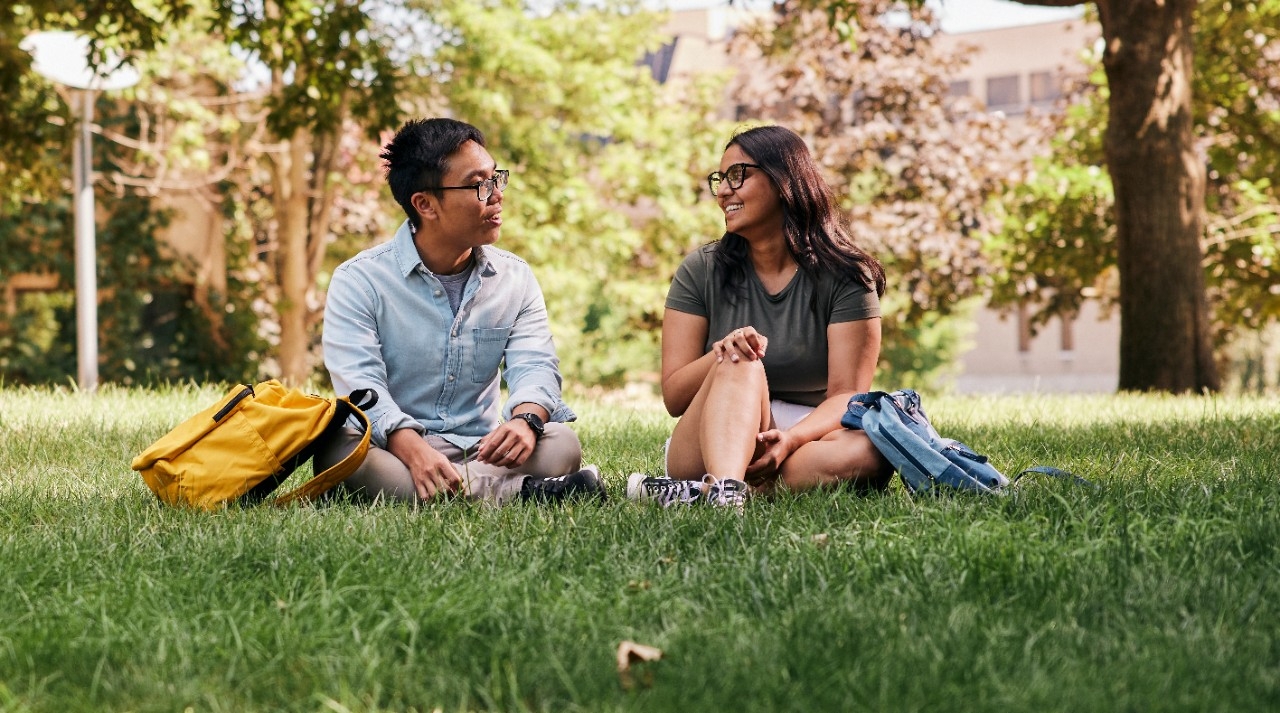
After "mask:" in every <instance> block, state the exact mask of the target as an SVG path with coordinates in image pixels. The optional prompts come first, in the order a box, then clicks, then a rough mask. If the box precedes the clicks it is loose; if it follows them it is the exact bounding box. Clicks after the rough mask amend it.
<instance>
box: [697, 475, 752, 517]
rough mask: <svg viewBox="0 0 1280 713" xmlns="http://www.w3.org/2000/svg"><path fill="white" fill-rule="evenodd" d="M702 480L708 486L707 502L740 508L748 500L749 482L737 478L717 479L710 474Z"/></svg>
mask: <svg viewBox="0 0 1280 713" xmlns="http://www.w3.org/2000/svg"><path fill="white" fill-rule="evenodd" d="M702 482H703V483H705V484H706V486H707V491H706V492H707V502H708V503H710V504H712V505H715V506H717V507H734V508H737V509H739V510H741V509H742V508H743V506H744V505H745V504H746V502H747V492H748V491H747V484H746V483H744V482H743V481H741V480H737V479H736V478H721V479H720V480H716V479H714V478H712V477H711V476H710V475H708V476H706V477H704V478H703V479H702Z"/></svg>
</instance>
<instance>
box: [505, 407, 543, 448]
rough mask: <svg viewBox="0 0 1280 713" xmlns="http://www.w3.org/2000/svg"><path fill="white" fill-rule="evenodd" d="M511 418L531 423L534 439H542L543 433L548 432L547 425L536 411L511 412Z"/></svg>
mask: <svg viewBox="0 0 1280 713" xmlns="http://www.w3.org/2000/svg"><path fill="white" fill-rule="evenodd" d="M511 418H513V419H516V418H518V419H520V420H521V421H524V422H525V423H527V424H529V428H530V429H531V430H532V431H533V440H534V441H540V440H542V434H544V433H546V432H547V427H546V425H544V424H543V423H542V419H541V418H538V414H536V413H514V414H511Z"/></svg>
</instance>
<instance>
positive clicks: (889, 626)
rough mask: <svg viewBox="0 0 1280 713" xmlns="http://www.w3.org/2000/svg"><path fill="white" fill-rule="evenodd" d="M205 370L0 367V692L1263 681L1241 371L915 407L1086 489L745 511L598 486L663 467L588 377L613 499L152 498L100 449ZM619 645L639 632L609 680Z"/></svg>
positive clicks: (575, 702)
mask: <svg viewBox="0 0 1280 713" xmlns="http://www.w3.org/2000/svg"><path fill="white" fill-rule="evenodd" d="M221 394H222V391H221V389H219V388H218V387H203V388H201V387H191V386H182V387H167V388H164V389H162V390H159V391H151V392H144V391H139V390H123V389H119V388H114V387H111V386H107V387H105V388H104V389H103V390H102V391H101V392H100V393H99V394H98V395H97V396H96V397H94V398H86V397H85V396H84V395H82V394H77V393H74V392H72V391H70V390H67V389H12V388H9V389H4V390H0V419H2V421H0V423H2V425H3V428H0V472H4V473H6V474H7V477H6V478H4V479H3V480H0V521H3V522H4V523H6V529H5V531H4V535H3V537H0V562H3V563H4V567H5V574H6V576H5V577H3V578H0V607H3V610H4V611H5V612H6V613H7V615H6V616H5V617H2V618H0V642H3V645H0V671H3V672H4V674H3V679H4V683H3V685H0V707H2V708H3V709H4V710H6V711H20V710H23V711H40V712H43V711H73V712H74V711H102V710H118V711H123V710H139V711H153V710H154V711H180V710H184V709H186V708H188V707H190V708H192V709H194V710H209V711H263V710H273V711H308V712H310V711H318V710H349V711H367V712H370V713H372V712H374V711H409V710H417V711H430V710H437V709H439V710H444V711H451V712H452V711H481V710H485V711H488V710H495V711H496V710H504V711H691V710H698V711H730V710H731V711H746V712H754V711H778V710H805V711H839V710H889V711H894V710H902V711H906V710H912V711H943V710H955V709H957V707H961V708H963V709H964V710H966V711H978V712H986V711H992V712H996V711H999V712H1001V713H1006V712H1008V711H1052V712H1059V711H1061V712H1066V711H1104V710H1134V711H1144V710H1161V711H1189V712H1190V711H1195V712H1196V713H1203V712H1205V711H1210V712H1213V713H1219V712H1221V713H1227V712H1229V711H1231V712H1234V711H1255V710H1258V711H1260V710H1270V709H1271V708H1273V707H1274V703H1275V702H1276V700H1277V699H1278V698H1280V680H1278V679H1277V677H1276V665H1277V661H1278V658H1277V656H1278V653H1277V644H1276V642H1277V640H1278V636H1277V635H1278V634H1280V632H1278V631H1277V624H1276V622H1277V621H1280V579H1277V577H1276V576H1275V572H1276V569H1277V567H1280V549H1278V548H1277V547H1276V542H1277V541H1280V491H1277V489H1276V488H1275V483H1274V454H1275V453H1276V451H1277V450H1278V449H1280V428H1277V426H1280V423H1278V422H1277V416H1276V414H1275V409H1274V406H1273V404H1272V403H1271V402H1268V401H1266V400H1263V399H1240V398H1214V399H1200V398H1183V399H1171V398H1155V397H1149V396H1144V397H1137V396H1125V397H1123V398H1115V397H1078V396H1077V397H1045V396H1034V397H1018V398H1012V397H1002V398H989V399H983V400H981V402H980V403H978V404H976V405H975V403H974V401H973V399H972V398H937V399H934V400H931V401H930V402H929V413H930V415H931V416H932V417H933V421H934V423H935V424H936V425H937V426H938V427H939V429H940V430H941V431H942V432H943V433H944V434H945V435H948V436H954V437H957V438H960V439H961V440H964V441H965V442H967V443H970V444H973V445H975V446H977V447H979V449H980V450H982V451H983V452H985V453H987V454H989V455H991V456H992V458H993V461H994V463H995V464H996V465H997V466H998V467H1000V468H1002V469H1004V470H1006V471H1007V472H1014V471H1016V469H1018V468H1021V467H1023V466H1027V465H1031V464H1036V463H1052V464H1055V465H1061V466H1064V467H1067V468H1070V469H1072V470H1075V471H1077V472H1079V473H1081V474H1082V475H1085V476H1087V477H1089V478H1090V479H1092V480H1094V481H1095V482H1097V483H1099V484H1100V485H1101V486H1102V487H1101V489H1099V490H1092V489H1087V488H1077V487H1072V486H1070V485H1068V484H1064V483H1059V482H1057V481H1053V480H1048V479H1042V480H1031V479H1027V480H1024V481H1023V482H1022V484H1021V485H1019V486H1018V488H1017V490H1016V491H1015V492H1014V493H1013V494H1012V495H1011V496H1009V497H1006V498H998V499H986V498H936V499H935V498H925V499H918V500H915V499H911V498H909V497H908V496H906V495H905V493H903V492H902V490H901V489H900V487H899V486H898V485H896V484H895V485H894V487H893V488H892V489H891V490H890V492H889V493H887V494H886V495H883V496H874V497H866V498H862V497H855V496H853V495H851V494H848V493H824V494H813V495H807V496H804V497H783V498H779V499H777V500H773V501H764V500H755V501H752V502H750V503H749V504H748V506H747V508H746V512H745V513H744V514H743V515H741V516H738V515H734V514H731V513H725V512H720V511H716V510H712V509H707V508H697V509H687V510H676V511H671V510H662V509H660V508H656V507H646V506H640V505H637V504H633V503H629V502H626V501H624V500H621V498H620V497H619V496H620V495H621V487H622V480H623V477H624V475H625V474H626V473H627V472H630V471H632V470H642V469H648V470H653V469H656V468H658V467H660V459H661V445H662V441H663V439H664V438H665V437H666V436H667V435H668V434H669V432H670V426H671V424H670V419H667V418H666V417H665V415H663V414H662V413H661V411H660V410H659V409H658V407H656V406H649V407H640V408H637V407H635V406H634V405H633V404H632V403H631V402H629V401H628V402H618V401H613V400H600V401H596V402H590V403H576V404H575V406H576V407H577V408H578V410H579V411H580V412H581V413H582V415H583V419H582V420H581V421H580V422H579V423H578V424H576V426H575V427H576V428H577V429H578V432H579V434H580V435H581V436H582V438H583V441H584V443H585V447H586V451H587V457H588V458H589V459H590V460H592V461H595V462H598V463H601V464H602V465H603V470H604V472H605V474H606V477H607V479H608V483H609V487H610V489H611V490H612V494H613V495H614V496H615V499H614V500H612V501H610V502H609V503H606V504H605V505H603V506H597V505H574V506H569V507H565V508H549V507H524V506H513V507H508V508H492V507H485V506H473V505H470V504H468V503H465V502H460V501H455V502H448V503H438V504H433V505H428V506H424V507H420V508H407V507H352V506H346V505H338V506H330V507H299V508H292V509H287V510H276V509H269V508H260V509H245V510H236V509H232V510H227V511H224V512H218V513H202V512H189V511H181V510H174V509H169V508H163V507H161V506H160V505H159V504H158V503H156V501H155V498H154V496H152V495H151V493H150V492H149V491H147V490H146V489H145V487H144V486H143V485H142V483H141V480H140V479H139V478H138V477H137V475H136V474H134V473H131V472H130V471H129V470H128V465H127V464H128V462H129V460H130V459H131V458H132V457H133V456H134V455H136V454H137V453H139V452H140V451H141V450H142V449H143V448H145V447H146V445H147V444H149V443H150V442H152V441H153V440H154V439H155V438H157V437H159V436H160V435H162V434H163V433H164V432H165V431H166V430H167V429H168V428H170V427H171V426H172V425H174V424H176V423H178V422H179V421H181V420H183V419H185V418H187V417H188V416H189V415H191V414H192V413H195V412H196V411H198V410H199V409H200V408H203V407H205V406H207V405H208V404H210V403H213V401H215V400H216V399H217V398H218V397H220V396H221ZM975 406H976V407H975ZM304 475H305V474H304ZM622 641H637V642H640V643H644V644H649V645H652V646H656V647H658V648H659V649H661V650H662V652H663V657H662V659H661V660H660V661H656V662H652V663H650V664H647V665H645V666H644V667H642V668H641V670H639V671H637V672H636V674H637V675H636V676H635V677H634V680H636V681H637V685H636V686H635V687H634V688H633V689H631V690H628V689H626V688H624V687H623V686H622V684H621V682H620V679H619V676H618V674H617V671H616V664H615V652H616V650H617V647H618V644H619V643H621V642H622ZM708 662H712V663H708ZM709 671H710V672H711V673H709ZM709 680H711V681H712V683H708V681H709ZM958 701H961V702H963V704H962V705H959V706H958V704H957V702H958Z"/></svg>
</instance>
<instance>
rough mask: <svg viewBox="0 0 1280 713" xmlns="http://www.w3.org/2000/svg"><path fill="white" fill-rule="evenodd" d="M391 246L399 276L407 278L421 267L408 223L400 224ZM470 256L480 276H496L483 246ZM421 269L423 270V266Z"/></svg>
mask: <svg viewBox="0 0 1280 713" xmlns="http://www.w3.org/2000/svg"><path fill="white" fill-rule="evenodd" d="M391 244H392V248H393V249H394V250H395V254H396V266H397V267H398V268H399V269H400V276H401V277H406V278H407V277H409V275H411V274H413V271H414V270H417V269H418V266H420V265H422V257H421V256H419V255H418V246H417V245H414V244H413V228H412V227H411V226H410V225H409V221H407V220H406V221H405V222H403V223H401V224H400V228H399V230H397V231H396V234H395V237H393V238H392V239H391ZM471 256H472V257H473V258H475V261H476V267H478V268H480V274H481V275H484V276H485V277H489V276H491V275H496V274H498V266H497V265H495V264H494V262H493V261H492V260H490V259H489V253H488V251H486V250H485V248H484V247H483V246H481V247H476V248H472V249H471ZM423 267H424V268H425V265H424V266H423Z"/></svg>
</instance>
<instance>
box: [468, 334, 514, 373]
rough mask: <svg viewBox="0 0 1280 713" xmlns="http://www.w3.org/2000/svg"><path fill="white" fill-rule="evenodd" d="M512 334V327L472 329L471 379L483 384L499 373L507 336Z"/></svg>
mask: <svg viewBox="0 0 1280 713" xmlns="http://www.w3.org/2000/svg"><path fill="white" fill-rule="evenodd" d="M509 336H511V327H492V328H487V329H473V330H471V338H472V340H473V341H474V343H473V344H472V350H471V354H472V359H471V380H472V381H474V382H476V383H478V384H483V383H485V382H487V381H489V380H490V379H492V378H493V377H494V376H495V375H496V374H497V373H498V366H499V365H500V364H501V363H502V355H503V354H504V353H505V352H506V350H507V337H509Z"/></svg>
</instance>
